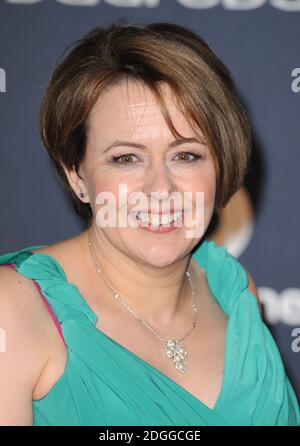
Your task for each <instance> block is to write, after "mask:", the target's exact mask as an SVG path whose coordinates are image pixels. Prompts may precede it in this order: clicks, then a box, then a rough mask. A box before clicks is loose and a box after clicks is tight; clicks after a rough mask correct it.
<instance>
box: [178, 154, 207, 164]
mask: <svg viewBox="0 0 300 446" xmlns="http://www.w3.org/2000/svg"><path fill="white" fill-rule="evenodd" d="M178 155H179V156H180V157H181V160H180V161H183V162H185V163H192V162H194V161H198V160H199V159H201V158H203V156H202V155H197V154H196V153H192V152H178V153H176V156H178ZM190 156H192V157H193V158H192V159H191V158H190Z"/></svg>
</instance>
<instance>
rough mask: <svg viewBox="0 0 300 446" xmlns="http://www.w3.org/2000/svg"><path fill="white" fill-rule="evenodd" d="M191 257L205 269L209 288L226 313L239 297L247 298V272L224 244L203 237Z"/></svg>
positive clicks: (229, 311) (229, 312) (248, 292)
mask: <svg viewBox="0 0 300 446" xmlns="http://www.w3.org/2000/svg"><path fill="white" fill-rule="evenodd" d="M193 257H195V259H196V260H197V262H198V263H199V264H200V266H201V267H202V268H203V269H204V270H205V272H206V276H207V281H208V285H209V287H210V290H211V292H212V294H213V295H214V297H215V299H216V300H217V301H218V303H219V304H220V305H221V307H222V308H223V310H224V311H225V313H227V315H229V314H231V311H232V309H233V307H234V305H235V304H236V303H237V302H238V300H239V299H241V298H244V297H245V296H246V295H247V297H246V298H248V299H249V294H250V295H251V293H250V291H249V289H248V274H247V272H246V270H245V268H244V267H243V266H242V264H241V263H240V262H239V261H238V260H237V259H236V258H235V257H234V256H233V255H231V254H230V253H229V252H228V250H227V248H226V247H225V246H221V245H217V244H216V243H215V242H214V241H213V240H208V239H204V240H203V241H202V242H201V243H200V245H199V247H198V248H197V249H196V250H195V252H194V253H193ZM243 296H244V297H243ZM250 298H251V297H250ZM253 298H254V299H255V300H256V298H255V297H254V296H253Z"/></svg>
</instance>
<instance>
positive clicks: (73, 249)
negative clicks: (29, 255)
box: [33, 231, 87, 277]
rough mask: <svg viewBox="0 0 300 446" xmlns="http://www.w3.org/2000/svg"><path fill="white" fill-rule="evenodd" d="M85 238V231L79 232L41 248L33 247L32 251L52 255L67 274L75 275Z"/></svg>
mask: <svg viewBox="0 0 300 446" xmlns="http://www.w3.org/2000/svg"><path fill="white" fill-rule="evenodd" d="M86 240H87V231H85V232H82V233H81V234H79V235H77V236H75V237H72V238H68V239H66V240H62V241H60V242H57V243H53V244H51V245H48V246H46V247H43V248H39V249H35V250H33V252H38V253H44V254H48V255H50V256H51V257H53V258H54V259H55V260H56V261H57V262H58V263H59V264H60V265H61V266H62V268H63V269H64V271H65V272H66V273H67V276H70V277H73V276H76V268H77V267H78V263H79V262H78V260H79V259H80V258H81V257H82V255H83V253H84V250H83V249H82V247H83V246H84V243H86Z"/></svg>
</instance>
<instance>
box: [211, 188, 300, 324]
mask: <svg viewBox="0 0 300 446" xmlns="http://www.w3.org/2000/svg"><path fill="white" fill-rule="evenodd" d="M254 227H255V213H254V211H253V208H252V203H251V200H250V197H249V194H248V192H247V190H246V189H245V188H244V187H242V188H241V189H239V191H238V192H237V193H236V194H235V195H234V196H233V197H232V198H231V200H230V202H229V203H228V204H227V206H226V207H225V208H224V209H223V211H222V215H221V217H220V221H219V222H218V226H217V228H216V229H215V231H214V232H213V233H212V235H211V236H210V237H209V238H210V239H212V240H214V241H215V242H216V243H217V244H219V245H224V246H225V247H226V248H227V250H228V252H229V253H230V254H231V255H233V256H235V257H236V258H238V257H240V256H241V254H242V253H243V252H244V251H245V250H246V249H247V246H248V245H249V243H250V242H251V238H252V235H253V231H254ZM254 280H255V277H254ZM257 290H258V296H259V300H260V301H261V303H262V304H263V305H264V316H265V320H266V322H267V323H269V324H278V323H280V322H281V323H283V324H286V325H289V326H294V327H295V326H299V325H300V288H286V289H285V290H283V291H281V292H278V291H276V290H275V289H273V288H270V287H264V286H261V287H259V286H257Z"/></svg>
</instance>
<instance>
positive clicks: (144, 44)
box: [0, 23, 300, 425]
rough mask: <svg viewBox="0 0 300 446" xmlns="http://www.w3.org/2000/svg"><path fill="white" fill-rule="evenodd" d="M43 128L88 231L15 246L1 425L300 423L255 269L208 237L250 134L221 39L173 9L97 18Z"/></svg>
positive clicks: (8, 283) (5, 291)
mask: <svg viewBox="0 0 300 446" xmlns="http://www.w3.org/2000/svg"><path fill="white" fill-rule="evenodd" d="M40 132H41V137H42V139H43V142H44V144H45V147H46V148H47V150H48V152H49V155H50V158H51V160H52V161H53V163H54V166H55V168H56V172H57V173H58V176H59V178H60V179H61V180H62V182H63V184H64V185H65V186H66V188H67V189H68V190H69V191H70V192H71V196H72V200H73V203H74V205H75V209H76V211H77V212H78V214H79V215H80V216H81V217H83V219H84V220H85V222H86V223H87V229H86V230H85V231H83V232H82V233H81V234H79V235H78V236H76V237H73V238H71V239H68V240H64V241H61V242H59V243H55V244H52V245H37V246H30V247H25V248H24V249H20V250H18V251H14V252H9V253H6V254H3V255H2V256H1V257H0V263H1V264H2V265H3V266H2V268H0V274H1V280H0V290H1V293H0V295H1V300H0V303H1V308H0V314H1V327H3V329H4V330H5V335H6V351H5V354H3V355H1V358H0V360H1V367H0V369H1V371H2V372H1V373H2V377H1V401H0V405H1V406H0V407H1V409H0V421H1V424H2V425H3V424H4V425H5V424H14V425H15V424H34V425H263V424H265V425H299V424H300V414H299V406H298V403H297V401H296V396H295V393H294V391H293V389H292V387H291V384H290V381H289V380H288V378H287V376H286V374H285V370H284V367H283V363H282V360H281V357H280V354H279V351H278V349H277V346H276V344H275V342H274V339H273V338H272V336H271V334H270V332H269V331H268V329H267V327H266V325H265V324H264V323H263V321H262V318H261V314H260V311H259V304H258V300H257V291H256V287H255V284H254V282H253V280H252V279H250V277H249V276H248V274H247V272H246V270H245V269H244V268H243V267H242V265H241V264H240V263H239V262H238V261H237V260H236V259H235V258H234V257H233V256H231V255H230V254H229V253H228V251H227V250H226V249H225V248H224V247H221V246H217V245H216V244H215V243H214V242H213V241H209V240H208V239H206V238H205V232H206V229H207V228H208V225H209V223H210V221H211V219H212V216H213V214H214V212H216V213H220V211H221V209H222V208H223V207H224V206H225V205H226V203H227V202H228V201H229V199H230V198H231V197H232V195H233V194H234V193H235V192H236V191H237V190H238V188H239V187H240V186H241V185H242V182H243V179H244V176H245V173H246V171H247V167H248V162H249V156H250V147H251V141H250V140H251V137H250V133H251V132H250V125H249V122H248V118H247V115H246V112H245V110H244V108H243V107H242V105H241V103H240V102H239V99H238V97H237V94H236V91H235V87H234V84H233V81H232V79H231V76H230V73H229V72H228V70H227V69H226V67H225V66H224V65H223V64H222V62H221V61H220V60H219V59H218V58H217V57H216V55H215V54H214V53H213V51H212V50H211V49H210V48H209V47H208V46H207V44H206V43H205V42H204V41H203V40H202V39H201V38H200V37H198V36H197V35H195V34H194V33H193V32H191V31H189V30H187V29H186V28H183V27H181V26H178V25H174V24H170V23H169V24H167V23H156V24H148V25H147V26H143V27H142V26H133V25H128V24H120V23H119V24H118V23H114V24H112V25H110V26H108V27H107V28H105V29H95V30H93V31H92V32H90V33H89V34H88V35H86V36H85V37H84V38H83V39H82V40H80V41H79V42H77V44H76V46H75V47H74V48H73V49H72V51H71V52H70V53H69V55H67V56H66V58H65V59H64V61H62V62H61V64H60V65H59V66H58V67H57V68H56V69H55V72H54V74H53V76H52V78H51V80H50V82H49V85H48V88H47V91H46V94H45V97H44V99H43V102H42V106H41V111H40ZM120 186H122V187H123V189H122V191H121V192H124V188H125V189H126V190H125V191H126V193H127V195H126V196H125V199H124V193H123V195H122V193H120ZM199 192H200V200H198V195H197V193H199ZM137 196H139V198H140V201H138V200H135V198H136V197H137ZM170 197H173V198H174V200H173V201H172V202H171V200H169V198H170ZM179 197H184V199H185V200H182V202H180V200H179ZM186 198H187V199H186ZM106 199H107V200H106ZM106 201H107V202H108V204H107V203H106ZM199 201H200V202H199ZM170 203H171V205H170ZM174 203H175V204H174ZM166 204H168V205H169V208H166V206H165V205H166ZM166 209H167V211H166ZM203 209H204V211H205V212H204V213H203V212H201V210H202V211H203ZM103 211H105V212H103ZM199 212H200V214H199ZM105 213H106V214H109V221H108V223H109V224H107V220H106V219H105V217H104V214H105ZM195 215H196V218H194V217H195ZM121 216H122V217H123V218H124V217H127V220H126V224H120V220H119V218H120V217H121ZM115 217H118V221H117V223H116V221H115ZM193 218H194V219H193ZM174 219H175V221H173V220H174ZM188 227H189V232H188V231H187V228H188ZM193 230H194V232H193ZM191 232H192V235H191ZM4 265H6V267H5V266H4ZM8 266H9V267H10V268H9V267H8ZM45 304H46V305H45ZM18 364H22V369H20V368H19V367H18ZM20 389H21V390H20Z"/></svg>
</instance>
